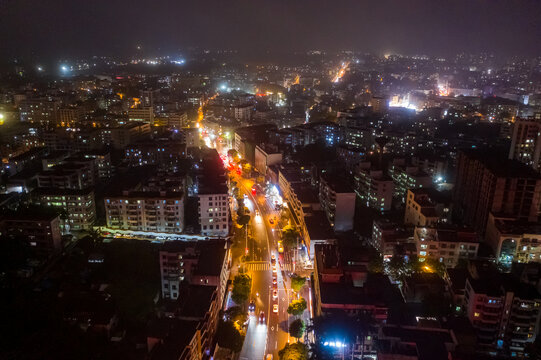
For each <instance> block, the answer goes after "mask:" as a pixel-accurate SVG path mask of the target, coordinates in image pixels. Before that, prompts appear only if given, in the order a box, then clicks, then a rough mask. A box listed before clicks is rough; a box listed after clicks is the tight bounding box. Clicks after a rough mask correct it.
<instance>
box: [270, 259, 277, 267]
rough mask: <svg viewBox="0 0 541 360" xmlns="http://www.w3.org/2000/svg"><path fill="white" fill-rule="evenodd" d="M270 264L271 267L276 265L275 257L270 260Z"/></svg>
mask: <svg viewBox="0 0 541 360" xmlns="http://www.w3.org/2000/svg"><path fill="white" fill-rule="evenodd" d="M271 264H272V266H274V265H276V258H275V257H272V258H271Z"/></svg>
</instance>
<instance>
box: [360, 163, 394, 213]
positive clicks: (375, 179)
mask: <svg viewBox="0 0 541 360" xmlns="http://www.w3.org/2000/svg"><path fill="white" fill-rule="evenodd" d="M365 164H367V163H361V166H360V168H359V170H358V171H357V172H356V173H355V176H354V180H355V191H356V192H357V195H358V196H359V197H360V198H361V201H362V204H363V205H366V206H367V207H371V208H373V209H376V210H378V211H381V212H384V211H389V210H391V208H392V203H393V193H394V183H393V179H392V178H391V177H390V176H389V175H388V174H386V173H385V172H384V171H383V170H380V169H371V168H370V164H369V163H368V166H365Z"/></svg>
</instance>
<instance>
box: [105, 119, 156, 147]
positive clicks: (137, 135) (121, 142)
mask: <svg viewBox="0 0 541 360" xmlns="http://www.w3.org/2000/svg"><path fill="white" fill-rule="evenodd" d="M148 134H150V123H147V122H142V121H133V122H129V123H128V124H126V125H123V126H120V127H116V128H111V129H104V130H103V136H104V143H105V144H111V145H113V147H115V148H116V149H124V148H125V147H126V146H128V145H129V144H132V143H134V142H135V141H137V140H140V139H141V138H143V137H145V136H147V135H148Z"/></svg>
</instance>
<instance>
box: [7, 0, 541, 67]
mask: <svg viewBox="0 0 541 360" xmlns="http://www.w3.org/2000/svg"><path fill="white" fill-rule="evenodd" d="M137 44H142V45H143V47H144V49H145V51H146V52H147V53H150V52H156V53H159V52H161V53H163V52H166V51H172V50H177V49H182V48H185V47H188V46H198V47H200V48H211V49H216V48H231V49H237V50H240V51H243V52H251V53H256V54H257V53H261V54H262V53H264V52H265V51H272V52H291V51H299V50H306V49H316V48H317V49H327V50H340V49H356V50H362V51H370V52H377V53H384V52H395V53H404V54H414V53H415V54H418V53H423V54H429V55H448V54H454V53H457V52H462V51H465V52H492V53H495V54H499V55H511V54H513V55H514V54H517V55H540V54H541V1H539V0H374V1H365V0H310V1H307V0H249V1H247V0H191V1H181V0H176V1H173V0H131V1H126V0H0V56H1V57H4V55H7V57H15V56H29V55H32V56H34V57H40V56H43V57H52V58H60V57H63V56H79V55H94V54H95V55H102V54H105V55H108V54H118V55H129V54H132V52H133V50H134V49H135V47H136V45H137Z"/></svg>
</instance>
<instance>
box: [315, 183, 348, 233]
mask: <svg viewBox="0 0 541 360" xmlns="http://www.w3.org/2000/svg"><path fill="white" fill-rule="evenodd" d="M319 201H320V202H321V208H322V209H323V211H325V214H326V215H327V219H328V220H329V223H330V224H331V227H333V228H334V230H335V231H349V230H352V229H353V219H354V217H355V192H354V191H353V189H352V188H351V187H350V186H349V184H347V183H346V182H345V181H344V180H343V179H340V177H331V176H329V175H322V176H321V177H320V181H319Z"/></svg>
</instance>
